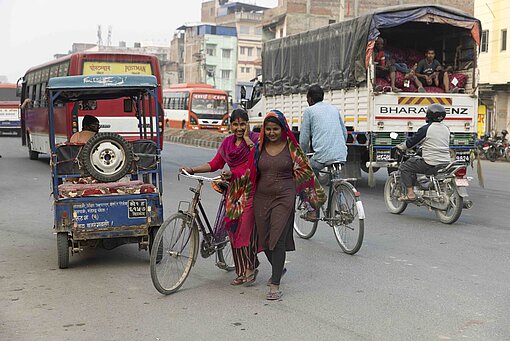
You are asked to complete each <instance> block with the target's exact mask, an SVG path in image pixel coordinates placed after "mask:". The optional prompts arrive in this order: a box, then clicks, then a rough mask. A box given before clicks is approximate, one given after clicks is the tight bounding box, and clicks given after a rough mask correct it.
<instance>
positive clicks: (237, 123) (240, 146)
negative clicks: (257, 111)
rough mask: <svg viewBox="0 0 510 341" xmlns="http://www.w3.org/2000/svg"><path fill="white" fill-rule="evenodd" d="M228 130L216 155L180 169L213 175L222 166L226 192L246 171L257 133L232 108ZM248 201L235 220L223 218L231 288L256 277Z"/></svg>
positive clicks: (250, 207) (235, 184)
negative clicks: (231, 268) (230, 263)
mask: <svg viewBox="0 0 510 341" xmlns="http://www.w3.org/2000/svg"><path fill="white" fill-rule="evenodd" d="M230 130H231V131H232V132H233V134H232V135H230V136H228V137H226V138H225V139H224V140H223V142H222V143H221V145H220V147H219V148H218V152H217V153H216V156H215V157H214V158H213V159H212V160H211V161H209V162H208V163H204V164H203V165H200V166H195V167H183V169H184V170H186V171H187V172H188V173H190V174H194V173H207V172H215V171H217V170H219V169H222V168H223V167H224V166H225V164H227V165H228V166H229V168H230V170H229V171H223V172H222V176H223V177H224V178H225V179H227V180H229V181H230V187H231V189H229V192H230V191H231V190H232V187H236V186H237V183H238V181H239V178H240V177H241V176H242V175H244V174H245V172H246V170H247V169H248V156H249V154H250V150H251V149H252V148H253V146H254V145H255V143H257V142H258V139H259V134H258V133H253V132H250V129H249V124H248V114H247V113H246V111H244V110H243V109H236V110H234V111H233V112H232V115H231V116H230ZM230 198H231V196H230V195H228V196H227V202H226V206H227V207H228V206H230V205H231V203H230V202H229V201H230V200H231V199H230ZM251 202H252V199H251V198H250V200H249V204H247V205H246V208H245V210H244V212H241V213H240V214H239V216H238V217H237V218H236V219H235V220H232V219H229V218H226V219H225V220H226V227H227V231H228V234H229V237H230V244H231V245H232V254H233V256H234V263H235V268H236V274H237V278H235V279H234V280H233V281H232V282H231V284H232V285H240V284H244V285H251V284H253V282H255V279H256V277H257V273H258V270H257V267H258V265H259V261H258V259H257V239H256V234H255V229H254V225H255V221H254V218H253V207H252V204H251Z"/></svg>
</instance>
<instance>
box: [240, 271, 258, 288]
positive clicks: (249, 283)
mask: <svg viewBox="0 0 510 341" xmlns="http://www.w3.org/2000/svg"><path fill="white" fill-rule="evenodd" d="M258 274H259V269H255V271H253V273H252V274H251V275H249V276H247V277H246V278H245V279H244V283H243V286H245V287H249V286H252V285H253V283H255V280H256V279H257V275H258Z"/></svg>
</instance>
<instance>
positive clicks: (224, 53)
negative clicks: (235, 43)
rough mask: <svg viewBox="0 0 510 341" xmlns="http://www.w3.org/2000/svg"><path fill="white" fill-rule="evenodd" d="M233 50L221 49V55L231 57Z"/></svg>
mask: <svg viewBox="0 0 510 341" xmlns="http://www.w3.org/2000/svg"><path fill="white" fill-rule="evenodd" d="M231 51H232V50H230V49H222V50H221V55H222V57H223V58H230V53H231Z"/></svg>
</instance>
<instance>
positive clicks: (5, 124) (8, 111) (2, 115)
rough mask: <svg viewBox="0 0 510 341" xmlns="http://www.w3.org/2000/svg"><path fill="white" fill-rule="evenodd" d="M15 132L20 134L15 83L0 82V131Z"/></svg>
mask: <svg viewBox="0 0 510 341" xmlns="http://www.w3.org/2000/svg"><path fill="white" fill-rule="evenodd" d="M3 132H15V133H16V134H17V135H18V136H19V135H20V134H21V125H20V111H19V97H18V96H17V95H16V84H10V83H4V84H0V133H3Z"/></svg>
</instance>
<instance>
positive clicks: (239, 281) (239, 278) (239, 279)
mask: <svg viewBox="0 0 510 341" xmlns="http://www.w3.org/2000/svg"><path fill="white" fill-rule="evenodd" d="M244 281H245V279H244V276H237V278H236V279H234V280H233V281H232V282H230V285H241V284H243V283H244Z"/></svg>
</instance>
